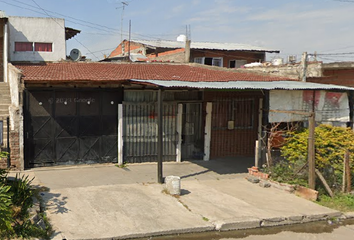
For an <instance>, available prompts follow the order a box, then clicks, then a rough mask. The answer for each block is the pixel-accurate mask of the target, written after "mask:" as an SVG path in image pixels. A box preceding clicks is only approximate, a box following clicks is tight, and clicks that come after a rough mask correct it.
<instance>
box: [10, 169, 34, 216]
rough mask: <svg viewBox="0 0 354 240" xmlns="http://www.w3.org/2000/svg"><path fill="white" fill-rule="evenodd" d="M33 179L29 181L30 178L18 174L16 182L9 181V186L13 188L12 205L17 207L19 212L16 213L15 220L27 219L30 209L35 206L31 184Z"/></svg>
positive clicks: (11, 190) (11, 189)
mask: <svg viewBox="0 0 354 240" xmlns="http://www.w3.org/2000/svg"><path fill="white" fill-rule="evenodd" d="M32 180H33V179H31V180H30V179H29V178H28V176H24V175H22V176H21V177H20V176H19V175H18V174H16V177H15V179H14V180H11V181H8V185H9V186H10V187H11V188H10V192H11V193H12V198H11V200H12V204H13V205H14V206H16V207H17V211H14V216H13V217H14V218H16V219H17V218H18V219H21V220H23V219H25V218H26V217H27V216H28V209H29V208H31V207H32V205H33V199H32V197H33V189H32V188H31V182H32Z"/></svg>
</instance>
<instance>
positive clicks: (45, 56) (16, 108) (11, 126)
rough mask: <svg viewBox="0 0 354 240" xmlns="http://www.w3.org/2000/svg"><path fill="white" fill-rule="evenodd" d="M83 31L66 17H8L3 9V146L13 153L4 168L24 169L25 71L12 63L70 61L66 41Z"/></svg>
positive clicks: (0, 35)
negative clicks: (69, 26) (65, 22)
mask: <svg viewBox="0 0 354 240" xmlns="http://www.w3.org/2000/svg"><path fill="white" fill-rule="evenodd" d="M79 32H80V31H79V30H75V29H72V28H67V27H65V24H64V19H58V18H32V17H12V16H11V17H8V16H6V14H5V13H4V12H3V11H0V52H1V54H0V64H1V70H0V97H1V99H0V147H1V149H2V150H3V151H8V152H10V155H9V159H0V167H1V168H4V167H15V168H17V169H23V168H24V162H23V159H24V156H23V153H24V150H23V149H24V144H23V142H24V137H25V136H24V135H23V111H22V110H23V90H24V84H23V82H22V80H21V76H22V75H21V72H20V71H19V70H18V69H17V68H15V67H14V66H13V65H12V64H11V63H17V64H19V63H30V62H31V63H39V62H42V63H47V62H56V61H62V60H66V42H65V41H66V40H68V39H70V38H71V37H73V36H75V35H76V34H77V33H79Z"/></svg>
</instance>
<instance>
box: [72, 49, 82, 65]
mask: <svg viewBox="0 0 354 240" xmlns="http://www.w3.org/2000/svg"><path fill="white" fill-rule="evenodd" d="M70 58H71V59H72V60H73V61H75V62H76V61H79V60H80V58H81V52H80V50H79V49H76V48H74V49H72V50H71V51H70Z"/></svg>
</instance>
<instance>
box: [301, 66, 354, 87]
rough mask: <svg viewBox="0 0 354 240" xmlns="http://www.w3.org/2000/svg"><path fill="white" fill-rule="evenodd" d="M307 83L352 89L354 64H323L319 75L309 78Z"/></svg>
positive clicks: (353, 84)
mask: <svg viewBox="0 0 354 240" xmlns="http://www.w3.org/2000/svg"><path fill="white" fill-rule="evenodd" d="M307 81H310V82H315V83H325V84H336V85H342V86H348V87H354V63H353V62H334V63H323V64H322V65H321V75H317V76H313V77H310V78H308V79H307Z"/></svg>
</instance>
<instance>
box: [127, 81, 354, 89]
mask: <svg viewBox="0 0 354 240" xmlns="http://www.w3.org/2000/svg"><path fill="white" fill-rule="evenodd" d="M131 81H134V82H140V83H149V84H153V85H156V86H161V87H186V88H200V89H263V90H275V89H283V90H342V91H343V90H344V91H354V88H351V87H346V86H339V85H333V84H320V83H311V82H300V81H273V82H269V81H267V82H266V81H264V82H259V81H230V82H187V81H165V80H137V79H131Z"/></svg>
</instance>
